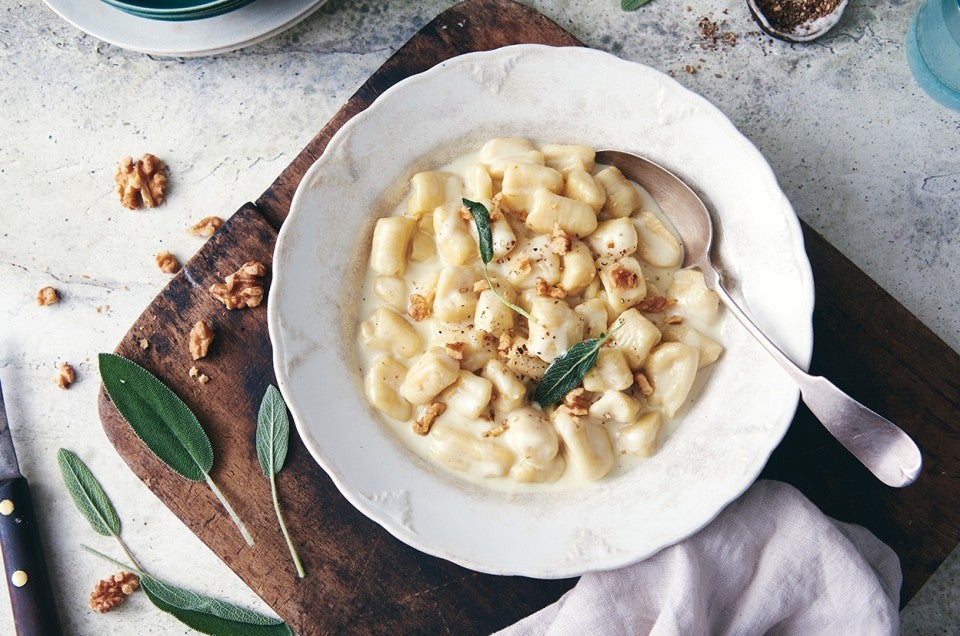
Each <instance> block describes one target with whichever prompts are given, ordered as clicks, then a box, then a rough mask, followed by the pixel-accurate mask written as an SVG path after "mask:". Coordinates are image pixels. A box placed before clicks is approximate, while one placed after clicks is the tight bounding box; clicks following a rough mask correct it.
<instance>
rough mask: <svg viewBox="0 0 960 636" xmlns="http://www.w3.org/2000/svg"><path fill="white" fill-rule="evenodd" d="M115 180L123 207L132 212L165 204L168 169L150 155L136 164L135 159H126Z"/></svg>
mask: <svg viewBox="0 0 960 636" xmlns="http://www.w3.org/2000/svg"><path fill="white" fill-rule="evenodd" d="M113 180H114V181H116V183H117V194H119V195H120V203H121V205H123V207H125V208H129V209H131V210H136V209H138V208H140V207H141V206H142V205H145V206H147V207H148V208H155V207H157V206H158V205H160V204H161V203H163V197H164V194H165V193H166V191H167V167H166V166H165V165H164V163H163V162H162V161H160V160H159V159H157V158H156V157H155V156H153V155H151V154H150V153H147V154H145V155H143V157H141V158H140V160H138V161H137V162H136V163H134V162H133V157H124V158H123V159H121V160H120V164H119V165H118V166H117V172H116V173H115V174H114V175H113Z"/></svg>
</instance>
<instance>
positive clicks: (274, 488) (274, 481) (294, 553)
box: [270, 473, 307, 579]
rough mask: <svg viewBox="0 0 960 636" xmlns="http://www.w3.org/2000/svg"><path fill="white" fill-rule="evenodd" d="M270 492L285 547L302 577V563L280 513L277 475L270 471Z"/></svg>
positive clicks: (303, 575)
mask: <svg viewBox="0 0 960 636" xmlns="http://www.w3.org/2000/svg"><path fill="white" fill-rule="evenodd" d="M270 493H271V494H272V495H273V509H274V510H275V511H276V512H277V521H278V522H279V523H280V531H281V532H282V533H283V538H284V539H286V541H287V548H288V549H289V550H290V557H291V558H292V559H293V564H294V565H295V566H296V567H297V576H299V577H300V578H301V579H302V578H304V577H306V576H307V573H306V572H304V570H303V564H302V563H300V556H299V555H297V549H296V548H294V547H293V541H292V540H291V539H290V533H289V532H287V524H286V523H284V521H283V515H282V514H281V513H280V500H279V498H278V497H277V477H276V475H275V474H274V473H270Z"/></svg>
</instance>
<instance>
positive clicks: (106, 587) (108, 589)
mask: <svg viewBox="0 0 960 636" xmlns="http://www.w3.org/2000/svg"><path fill="white" fill-rule="evenodd" d="M138 589H140V578H139V577H138V576H137V575H136V574H134V573H132V572H117V573H116V574H114V575H113V576H111V577H110V578H107V579H103V580H102V581H98V582H97V584H96V585H95V586H94V588H93V592H91V593H90V609H92V610H93V611H95V612H100V613H101V614H102V613H104V612H109V611H110V610H112V609H113V608H114V607H116V606H117V605H119V604H120V603H123V602H124V601H125V600H126V599H127V597H128V596H130V595H131V594H133V593H134V592H136V591H137V590H138Z"/></svg>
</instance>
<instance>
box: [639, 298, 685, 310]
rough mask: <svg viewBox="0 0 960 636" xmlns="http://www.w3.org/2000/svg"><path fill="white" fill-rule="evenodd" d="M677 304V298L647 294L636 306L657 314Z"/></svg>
mask: <svg viewBox="0 0 960 636" xmlns="http://www.w3.org/2000/svg"><path fill="white" fill-rule="evenodd" d="M676 304H677V301H676V300H675V299H673V298H667V297H666V296H647V297H646V298H644V299H643V300H641V301H640V302H639V303H637V305H636V307H637V309H638V310H640V311H644V312H647V313H653V314H656V313H659V312H661V311H663V310H664V309H666V308H667V307H673V306H674V305H676Z"/></svg>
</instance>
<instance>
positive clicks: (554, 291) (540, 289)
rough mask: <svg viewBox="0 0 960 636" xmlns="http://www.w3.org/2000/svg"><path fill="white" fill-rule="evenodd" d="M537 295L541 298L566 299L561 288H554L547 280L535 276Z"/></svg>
mask: <svg viewBox="0 0 960 636" xmlns="http://www.w3.org/2000/svg"><path fill="white" fill-rule="evenodd" d="M537 293H538V294H539V295H541V296H549V297H550V298H556V299H557V300H563V299H564V298H566V297H567V292H565V291H564V290H563V288H562V287H559V286H557V287H554V286H552V285H551V284H550V283H548V282H547V279H545V278H542V277H540V276H537Z"/></svg>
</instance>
